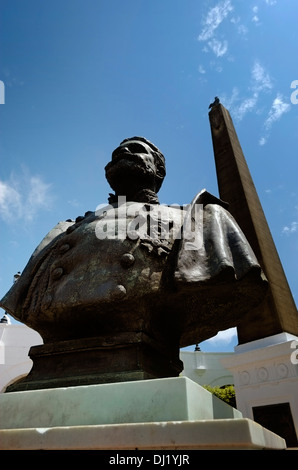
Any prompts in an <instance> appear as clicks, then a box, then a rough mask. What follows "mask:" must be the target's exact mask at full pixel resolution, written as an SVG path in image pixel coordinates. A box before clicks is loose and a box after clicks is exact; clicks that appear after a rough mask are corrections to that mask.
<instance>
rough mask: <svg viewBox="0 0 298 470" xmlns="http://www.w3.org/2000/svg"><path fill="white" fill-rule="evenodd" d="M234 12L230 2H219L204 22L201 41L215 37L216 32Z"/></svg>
mask: <svg viewBox="0 0 298 470" xmlns="http://www.w3.org/2000/svg"><path fill="white" fill-rule="evenodd" d="M232 10H233V6H232V4H231V1H230V0H224V1H221V2H219V3H218V4H217V5H215V6H214V7H213V8H210V10H209V11H208V13H207V15H206V18H205V20H204V21H203V30H202V32H201V34H200V35H199V37H198V40H199V41H207V40H208V39H211V38H212V37H213V35H214V32H215V30H216V29H217V28H218V27H219V25H220V24H221V23H222V22H223V20H224V19H225V18H226V17H227V16H228V14H229V13H230V12H231V11H232Z"/></svg>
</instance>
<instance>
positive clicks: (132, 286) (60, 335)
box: [1, 137, 267, 391]
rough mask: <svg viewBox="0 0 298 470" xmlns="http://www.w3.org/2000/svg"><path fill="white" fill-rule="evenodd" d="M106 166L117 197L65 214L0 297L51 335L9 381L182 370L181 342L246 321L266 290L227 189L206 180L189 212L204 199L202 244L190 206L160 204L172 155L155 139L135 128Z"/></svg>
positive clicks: (50, 382)
mask: <svg viewBox="0 0 298 470" xmlns="http://www.w3.org/2000/svg"><path fill="white" fill-rule="evenodd" d="M105 170H106V177H107V180H108V182H109V184H110V186H111V187H112V189H113V190H114V194H110V196H109V204H108V205H107V206H106V207H105V208H101V209H100V210H97V211H96V212H87V213H86V214H85V216H82V217H78V218H77V220H76V221H67V222H60V223H59V224H58V225H57V226H56V227H55V228H54V229H53V230H52V231H51V232H50V233H49V234H48V235H47V236H46V237H45V239H44V240H43V241H42V242H41V244H40V245H39V246H38V247H37V248H36V250H35V252H34V253H33V255H32V256H31V258H30V260H29V262H28V264H27V266H26V268H25V269H24V271H23V273H22V275H21V276H20V278H19V279H18V281H17V283H16V284H14V285H13V286H12V288H11V289H10V291H9V292H8V293H7V295H6V296H5V297H4V298H3V299H2V301H1V306H2V307H3V308H5V309H6V311H7V312H9V313H10V314H11V315H12V316H13V317H15V318H16V319H18V320H20V321H21V322H23V323H25V324H26V325H28V326H30V327H32V328H34V329H35V330H36V331H38V332H39V333H40V335H41V336H42V338H43V340H44V344H43V345H41V346H35V347H32V348H31V349H30V353H29V354H30V357H31V359H32V360H33V368H32V370H31V372H30V373H29V375H28V376H27V377H26V378H25V379H23V380H22V381H20V382H18V383H15V384H13V385H12V386H10V387H9V389H8V391H16V390H30V389H38V388H51V387H62V386H73V385H83V384H92V383H105V382H117V381H127V380H139V379H150V378H161V377H170V376H177V375H179V373H180V372H181V370H182V369H183V364H182V363H181V361H180V360H179V348H180V347H184V346H187V345H191V344H195V343H199V342H201V341H203V340H206V339H208V338H210V337H212V336H214V335H215V334H216V333H217V332H218V331H219V330H223V329H226V328H229V327H232V326H237V325H238V324H240V323H241V321H242V319H243V318H244V317H245V315H246V313H247V312H248V311H249V310H251V309H252V308H254V307H255V306H256V305H258V304H259V303H260V302H262V300H263V298H264V296H265V295H266V289H267V281H266V280H265V278H264V276H263V274H262V271H261V268H260V266H259V264H258V262H257V260H256V258H255V255H254V253H253V252H252V250H251V248H250V246H249V244H248V242H247V240H246V238H245V236H244V235H243V233H242V231H241V230H240V228H239V227H238V225H237V223H236V222H235V220H234V219H233V217H232V216H231V215H230V213H229V212H228V210H227V205H226V204H225V203H224V202H223V201H221V200H219V199H217V198H216V197H214V196H212V195H211V194H209V193H208V192H207V191H205V190H203V191H201V192H200V193H199V194H198V195H197V196H195V198H194V199H193V201H192V202H191V204H189V206H188V207H187V211H186V215H187V217H188V220H190V221H191V224H194V222H195V215H196V209H197V208H198V207H200V208H201V211H202V212H201V219H200V224H201V225H200V226H199V229H198V230H200V231H201V242H200V243H199V244H196V243H193V240H190V239H189V237H188V236H187V237H186V235H187V233H186V231H185V226H184V225H183V221H184V220H185V218H184V216H185V208H181V207H178V206H165V205H161V204H159V201H158V196H157V193H158V190H159V189H160V187H161V184H162V182H163V179H164V176H165V173H166V171H165V159H164V156H163V155H162V154H161V152H160V151H159V150H158V149H157V147H155V146H154V145H153V144H152V143H150V142H149V141H147V140H146V139H144V138H140V137H133V138H130V139H126V140H125V141H123V142H122V143H121V144H120V146H119V147H117V149H116V150H114V152H113V153H112V159H111V161H110V163H108V164H107V166H106V168H105ZM124 198H125V201H126V203H125V204H123V200H124ZM119 200H120V201H121V203H119ZM124 209H126V210H124ZM157 209H158V210H157ZM138 210H139V213H140V214H141V215H140V216H139V217H138V224H137V225H136V224H135V214H136V213H137V212H138ZM156 214H158V216H157V215H156ZM181 215H183V217H181ZM152 219H154V220H152ZM142 224H143V225H145V226H148V227H150V231H149V232H148V233H145V236H144V232H142V236H141V235H140V230H139V229H140V226H141V225H142ZM164 226H166V227H167V231H166V232H165V231H164V230H163V227H164ZM177 226H178V227H180V228H181V227H182V228H181V230H180V232H179V236H178V235H177V233H178V232H177ZM194 226H195V227H196V225H194ZM152 227H155V229H156V230H155V232H154V230H153V232H154V233H153V232H152V230H151V229H152ZM143 228H144V227H143ZM113 231H114V232H113ZM103 233H105V234H106V235H105V236H104V237H103V236H102V234H103Z"/></svg>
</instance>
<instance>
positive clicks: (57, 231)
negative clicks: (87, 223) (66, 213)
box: [32, 219, 75, 258]
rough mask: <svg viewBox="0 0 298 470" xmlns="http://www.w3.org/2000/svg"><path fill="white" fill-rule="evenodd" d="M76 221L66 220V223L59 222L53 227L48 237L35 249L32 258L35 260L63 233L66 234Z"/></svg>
mask: <svg viewBox="0 0 298 470" xmlns="http://www.w3.org/2000/svg"><path fill="white" fill-rule="evenodd" d="M74 223H75V221H74V220H70V219H68V220H66V221H61V222H58V224H57V225H55V227H53V228H52V229H51V230H50V231H49V232H48V233H47V235H46V236H45V237H44V238H43V239H42V241H41V242H40V244H39V245H38V246H37V247H36V248H35V250H34V252H33V254H32V257H33V258H35V257H36V256H37V255H38V254H39V253H40V252H41V251H42V250H43V249H44V248H45V247H46V246H48V245H49V244H50V243H51V242H52V241H53V240H54V239H55V238H56V237H58V236H59V235H61V234H62V233H64V232H66V230H67V229H68V228H69V227H70V226H72V225H74Z"/></svg>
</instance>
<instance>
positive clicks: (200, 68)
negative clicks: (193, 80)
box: [199, 65, 206, 74]
mask: <svg viewBox="0 0 298 470" xmlns="http://www.w3.org/2000/svg"><path fill="white" fill-rule="evenodd" d="M199 72H200V73H201V74H204V73H206V70H205V69H204V67H203V65H199Z"/></svg>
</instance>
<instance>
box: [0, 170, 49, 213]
mask: <svg viewBox="0 0 298 470" xmlns="http://www.w3.org/2000/svg"><path fill="white" fill-rule="evenodd" d="M51 202H52V198H51V196H50V185H49V184H47V183H45V182H44V181H43V180H42V178H41V177H40V176H31V175H28V174H25V173H24V174H22V175H21V176H18V177H16V176H15V175H11V177H10V179H9V180H8V181H0V217H1V218H2V219H3V220H4V221H5V222H13V221H17V220H24V221H26V222H30V221H32V220H33V218H34V217H35V216H36V214H37V213H38V211H40V210H42V209H44V210H48V209H49V207H50V205H51Z"/></svg>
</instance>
